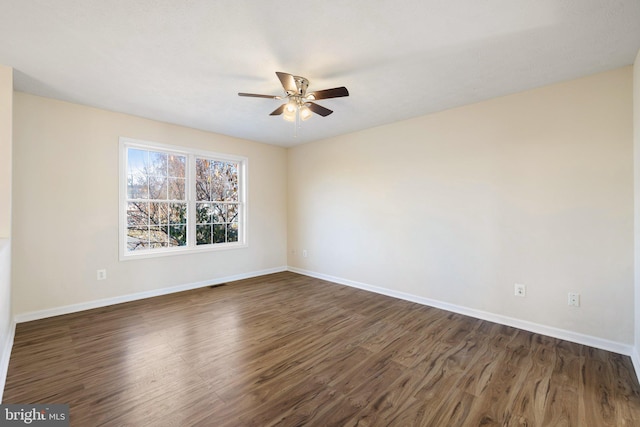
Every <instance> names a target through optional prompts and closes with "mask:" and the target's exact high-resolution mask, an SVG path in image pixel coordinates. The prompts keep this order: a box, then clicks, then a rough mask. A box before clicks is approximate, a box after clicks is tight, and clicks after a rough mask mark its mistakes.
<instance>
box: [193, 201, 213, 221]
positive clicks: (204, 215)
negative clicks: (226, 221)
mask: <svg viewBox="0 0 640 427" xmlns="http://www.w3.org/2000/svg"><path fill="white" fill-rule="evenodd" d="M211 216H212V215H211V205H210V204H209V203H197V204H196V223H198V224H208V223H210V222H211Z"/></svg>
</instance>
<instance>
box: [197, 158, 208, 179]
mask: <svg viewBox="0 0 640 427" xmlns="http://www.w3.org/2000/svg"><path fill="white" fill-rule="evenodd" d="M209 163H210V162H209V160H207V159H201V158H196V179H197V180H202V181H207V180H208V179H209V175H210V174H209Z"/></svg>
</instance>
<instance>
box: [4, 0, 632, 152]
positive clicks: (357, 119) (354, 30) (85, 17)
mask: <svg viewBox="0 0 640 427" xmlns="http://www.w3.org/2000/svg"><path fill="white" fill-rule="evenodd" d="M639 49H640V1H638V0H459V1H451V0H404V1H402V0H393V1H389V0H375V1H371V0H351V1H337V0H324V1H304V0H298V1H289V2H287V1H275V0H244V1H243V0H235V1H233V0H227V1H213V0H180V1H177V0H55V1H51V0H0V64H4V65H9V66H11V67H14V69H15V74H14V82H15V88H16V90H19V91H24V92H29V93H33V94H36V95H42V96H46V97H51V98H57V99H61V100H66V101H71V102H75V103H80V104H85V105H90V106H95V107H99V108H104V109H108V110H113V111H120V112H124V113H129V114H134V115H137V116H142V117H147V118H152V119H156V120H161V121H165V122H170V123H177V124H181V125H184V126H189V127H193V128H197V129H203V130H207V131H212V132H216V133H221V134H226V135H232V136H235V137H239V138H246V139H250V140H254V141H261V142H266V143H269V144H277V145H282V146H292V145H296V144H300V143H304V142H309V141H314V140H318V139H323V138H327V137H331V136H335V135H339V134H344V133H348V132H353V131H357V130H360V129H365V128H370V127H373V126H378V125H382V124H385V123H390V122H394V121H398V120H403V119H407V118H410V117H415V116H419V115H423V114H427V113H431V112H435V111H441V110H444V109H447V108H452V107H455V106H460V105H464V104H469V103H474V102H478V101H481V100H485V99H489V98H493V97H496V96H501V95H505V94H509V93H514V92H520V91H523V90H526V89H530V88H534V87H538V86H542V85H546V84H549V83H554V82H558V81H563V80H568V79H573V78H576V77H581V76H586V75H589V74H594V73H597V72H600V71H605V70H609V69H613V68H617V67H621V66H624V65H629V64H631V63H632V62H633V60H634V58H635V55H636V53H637V52H638V50H639ZM275 71H284V72H287V73H291V74H295V75H300V76H304V77H307V78H308V79H309V80H310V85H309V90H310V91H311V90H319V89H327V88H332V87H336V86H346V87H347V88H348V89H349V91H350V93H351V96H349V97H347V98H337V99H328V100H323V101H318V103H319V104H320V105H323V106H325V107H327V108H330V109H332V110H334V114H332V115H330V116H328V117H325V118H323V117H320V116H318V115H314V116H313V117H312V119H311V120H309V121H307V122H304V123H302V127H301V128H300V129H299V131H298V134H297V136H294V133H295V132H294V125H293V124H292V123H288V122H285V121H284V120H282V118H281V117H272V116H269V113H270V112H271V111H273V110H274V109H275V108H276V107H278V105H280V102H279V101H275V100H270V99H260V98H241V97H238V96H237V93H238V92H252V93H261V94H273V95H281V94H282V92H283V90H282V87H281V86H280V83H279V81H278V79H277V77H276V75H275Z"/></svg>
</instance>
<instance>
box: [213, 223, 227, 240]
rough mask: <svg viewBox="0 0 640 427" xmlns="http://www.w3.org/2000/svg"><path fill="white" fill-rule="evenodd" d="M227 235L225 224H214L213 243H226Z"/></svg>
mask: <svg viewBox="0 0 640 427" xmlns="http://www.w3.org/2000/svg"><path fill="white" fill-rule="evenodd" d="M226 234H227V226H226V225H225V224H213V243H224V242H225V241H226V240H227V239H226Z"/></svg>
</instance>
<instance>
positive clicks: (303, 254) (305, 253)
mask: <svg viewBox="0 0 640 427" xmlns="http://www.w3.org/2000/svg"><path fill="white" fill-rule="evenodd" d="M307 255H308V253H307V250H306V249H303V250H302V256H303V257H304V258H306V257H307Z"/></svg>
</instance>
